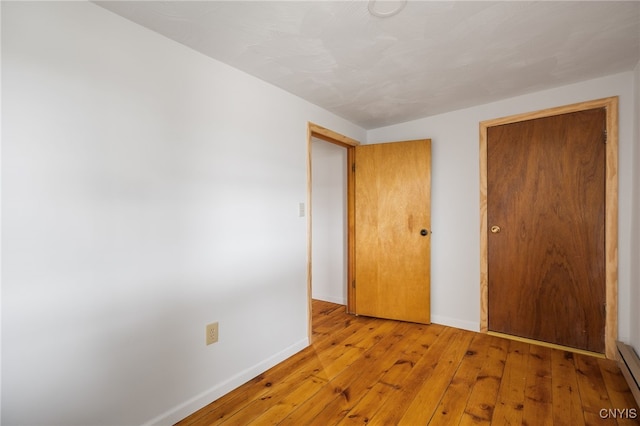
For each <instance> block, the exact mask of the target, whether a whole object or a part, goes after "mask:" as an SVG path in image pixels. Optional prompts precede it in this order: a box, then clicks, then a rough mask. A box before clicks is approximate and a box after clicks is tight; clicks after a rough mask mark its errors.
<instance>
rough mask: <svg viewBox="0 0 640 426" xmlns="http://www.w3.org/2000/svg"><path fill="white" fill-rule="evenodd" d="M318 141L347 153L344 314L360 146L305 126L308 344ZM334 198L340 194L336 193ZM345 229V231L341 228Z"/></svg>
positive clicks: (348, 300)
mask: <svg viewBox="0 0 640 426" xmlns="http://www.w3.org/2000/svg"><path fill="white" fill-rule="evenodd" d="M320 142H326V143H329V144H332V145H333V146H336V147H340V148H341V149H344V150H345V151H346V162H345V163H344V167H345V170H344V174H343V176H345V177H346V185H345V188H343V189H344V192H342V194H346V204H347V205H346V211H347V213H346V221H347V223H346V236H345V237H344V238H346V240H347V241H346V253H345V254H346V283H345V285H346V289H345V290H346V306H347V308H346V309H347V312H353V309H352V305H353V303H354V299H353V295H352V289H351V286H350V285H348V283H350V282H351V281H352V277H353V236H352V232H350V230H352V229H353V185H354V182H353V177H352V173H350V170H351V168H350V167H351V166H350V165H351V164H353V160H354V149H355V147H356V146H358V145H360V142H358V141H356V140H355V139H351V138H349V137H347V136H344V135H341V134H339V133H336V132H334V131H333V130H329V129H327V128H324V127H322V126H319V125H317V124H314V123H308V126H307V205H308V206H309V208H308V212H309V214H308V215H307V302H308V336H309V342H312V337H313V332H312V328H311V327H312V297H313V168H312V167H313V166H312V162H313V155H312V154H313V146H314V144H318V143H320ZM336 196H337V197H341V196H343V195H341V194H337V195H336ZM343 229H344V228H343Z"/></svg>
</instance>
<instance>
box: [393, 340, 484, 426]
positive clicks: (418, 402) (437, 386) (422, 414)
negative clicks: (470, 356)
mask: <svg viewBox="0 0 640 426" xmlns="http://www.w3.org/2000/svg"><path fill="white" fill-rule="evenodd" d="M455 334H456V336H455V338H454V339H453V341H451V342H450V343H449V345H448V346H447V347H446V348H445V349H444V351H442V352H441V353H440V355H439V357H438V359H437V360H436V362H435V363H433V364H432V365H431V368H430V370H429V371H428V372H427V374H425V377H424V378H425V380H428V381H429V385H428V386H422V387H420V388H419V389H418V392H417V393H416V395H415V397H414V398H413V401H412V402H411V404H410V405H409V406H408V407H407V410H406V412H405V413H404V415H403V416H402V418H401V419H400V422H399V424H405V425H416V424H422V423H424V422H425V421H426V420H429V419H431V417H432V416H433V413H434V412H435V410H436V408H437V407H438V404H439V403H440V400H441V398H442V396H443V395H444V393H445V391H446V389H447V387H448V386H449V384H450V383H451V380H452V379H453V376H454V375H455V373H456V371H457V370H458V367H459V366H460V362H461V361H462V358H463V356H464V354H465V353H466V352H467V349H468V348H469V344H470V343H471V340H472V339H473V333H471V332H468V331H464V330H456V333H455Z"/></svg>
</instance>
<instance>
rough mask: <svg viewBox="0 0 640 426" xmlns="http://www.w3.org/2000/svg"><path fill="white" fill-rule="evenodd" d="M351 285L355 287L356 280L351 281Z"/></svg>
mask: <svg viewBox="0 0 640 426" xmlns="http://www.w3.org/2000/svg"><path fill="white" fill-rule="evenodd" d="M351 287H353V288H356V280H353V281H351Z"/></svg>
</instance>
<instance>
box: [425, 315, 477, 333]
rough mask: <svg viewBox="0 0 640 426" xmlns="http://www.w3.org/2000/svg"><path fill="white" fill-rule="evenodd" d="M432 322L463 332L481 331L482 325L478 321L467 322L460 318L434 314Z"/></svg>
mask: <svg viewBox="0 0 640 426" xmlns="http://www.w3.org/2000/svg"><path fill="white" fill-rule="evenodd" d="M431 322H432V323H434V324H440V325H446V326H447V327H454V328H460V329H462V330H469V331H476V332H478V331H480V323H479V322H478V321H465V320H461V319H458V318H451V317H444V316H441V315H433V314H432V315H431Z"/></svg>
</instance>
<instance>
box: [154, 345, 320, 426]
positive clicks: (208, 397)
mask: <svg viewBox="0 0 640 426" xmlns="http://www.w3.org/2000/svg"><path fill="white" fill-rule="evenodd" d="M307 346H309V339H307V338H305V339H302V340H300V341H299V342H298V343H295V344H293V345H291V346H289V347H288V348H286V349H284V350H283V351H280V352H278V353H277V354H275V355H273V356H271V357H269V358H267V359H266V360H264V361H262V362H260V363H258V364H256V365H254V366H253V367H249V368H247V369H246V370H244V371H241V372H240V373H238V374H236V375H235V376H233V377H230V378H229V379H227V380H226V381H224V382H222V383H219V384H217V385H216V386H214V387H212V388H210V389H208V390H206V391H204V392H202V393H201V394H199V395H196V396H194V397H193V398H191V399H190V400H188V401H185V402H183V403H182V404H179V405H177V406H175V407H173V408H172V409H170V410H168V411H166V412H164V413H163V414H160V415H159V416H157V417H155V418H153V419H151V420H149V421H148V422H146V423H144V424H143V425H142V426H152V425H153V426H157V425H162V426H164V425H167V426H170V425H174V424H176V423H177V422H179V421H180V420H182V419H184V418H185V417H187V416H189V415H190V414H193V413H195V412H196V411H198V410H199V409H201V408H203V407H205V406H206V405H208V404H209V403H211V402H213V401H215V400H216V399H218V398H220V397H221V396H223V395H225V394H227V393H229V392H231V391H232V390H234V389H235V388H237V387H238V386H241V385H243V384H244V383H246V382H248V381H249V380H251V379H253V378H254V377H256V376H258V375H260V374H262V373H264V372H265V371H267V370H268V369H270V368H271V367H273V366H274V365H276V364H279V363H281V362H282V361H284V360H285V359H287V358H289V357H290V356H292V355H294V354H296V353H298V352H300V351H301V350H303V349H304V348H306V347H307Z"/></svg>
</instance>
